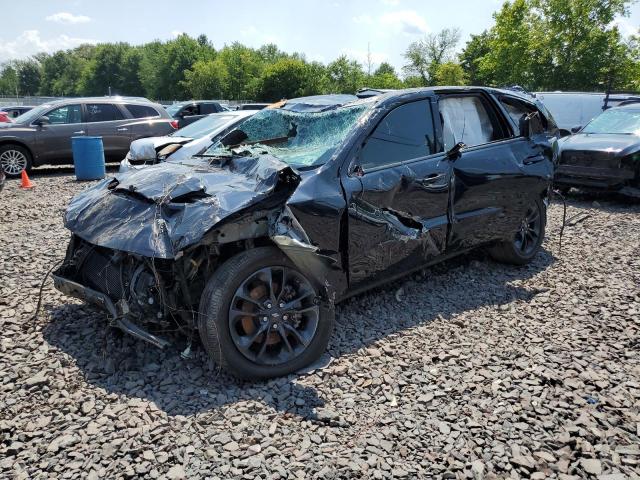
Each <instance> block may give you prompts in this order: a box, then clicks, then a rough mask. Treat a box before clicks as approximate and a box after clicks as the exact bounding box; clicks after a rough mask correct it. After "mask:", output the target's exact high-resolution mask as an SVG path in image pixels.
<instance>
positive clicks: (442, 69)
mask: <svg viewBox="0 0 640 480" xmlns="http://www.w3.org/2000/svg"><path fill="white" fill-rule="evenodd" d="M434 83H435V85H467V84H468V83H469V78H468V77H467V74H466V73H465V71H464V69H463V68H462V66H461V65H460V64H458V63H454V62H445V63H441V64H440V65H438V69H437V70H436V73H435V82H434Z"/></svg>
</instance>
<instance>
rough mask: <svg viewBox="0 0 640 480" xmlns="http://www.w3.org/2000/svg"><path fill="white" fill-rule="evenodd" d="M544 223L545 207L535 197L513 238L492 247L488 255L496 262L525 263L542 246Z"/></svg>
mask: <svg viewBox="0 0 640 480" xmlns="http://www.w3.org/2000/svg"><path fill="white" fill-rule="evenodd" d="M546 224H547V208H546V206H545V204H544V202H543V201H542V200H541V199H537V200H536V201H534V202H533V203H532V204H531V205H530V206H529V208H528V209H527V211H526V213H525V215H524V216H523V218H522V220H521V222H520V225H519V228H518V230H517V231H516V232H515V234H514V235H513V238H512V239H510V240H507V241H504V242H500V243H499V244H497V245H495V246H494V247H492V248H491V249H490V250H489V253H490V255H491V256H492V257H493V259H494V260H496V261H498V262H502V263H510V264H513V265H526V264H527V263H529V262H530V261H531V260H533V257H535V256H536V254H537V253H538V251H539V250H540V247H541V246H542V241H543V240H544V232H545V228H546Z"/></svg>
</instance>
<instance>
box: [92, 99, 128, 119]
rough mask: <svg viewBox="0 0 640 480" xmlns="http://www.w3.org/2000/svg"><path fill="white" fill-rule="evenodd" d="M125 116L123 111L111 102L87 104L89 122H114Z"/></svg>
mask: <svg viewBox="0 0 640 480" xmlns="http://www.w3.org/2000/svg"><path fill="white" fill-rule="evenodd" d="M123 118H124V117H123V115H122V112H120V110H119V109H118V107H116V106H115V105H113V104H111V103H88V104H87V122H91V123H93V122H112V121H114V120H122V119H123Z"/></svg>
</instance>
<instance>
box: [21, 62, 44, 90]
mask: <svg viewBox="0 0 640 480" xmlns="http://www.w3.org/2000/svg"><path fill="white" fill-rule="evenodd" d="M16 69H17V71H18V91H19V92H20V95H36V94H37V93H38V90H40V77H41V67H40V64H39V63H38V61H37V60H34V59H29V60H22V61H19V62H16Z"/></svg>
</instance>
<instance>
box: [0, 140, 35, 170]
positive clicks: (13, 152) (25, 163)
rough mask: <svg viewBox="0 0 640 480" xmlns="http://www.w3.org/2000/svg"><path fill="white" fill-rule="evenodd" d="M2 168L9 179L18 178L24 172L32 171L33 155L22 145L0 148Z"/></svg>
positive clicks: (0, 166)
mask: <svg viewBox="0 0 640 480" xmlns="http://www.w3.org/2000/svg"><path fill="white" fill-rule="evenodd" d="M0 168H2V170H3V171H4V173H5V174H6V175H7V177H10V178H17V177H19V176H20V174H21V173H22V171H23V170H26V171H27V172H29V171H31V154H30V153H29V151H28V150H27V149H26V148H24V147H21V146H20V145H12V144H10V145H3V146H0Z"/></svg>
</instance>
